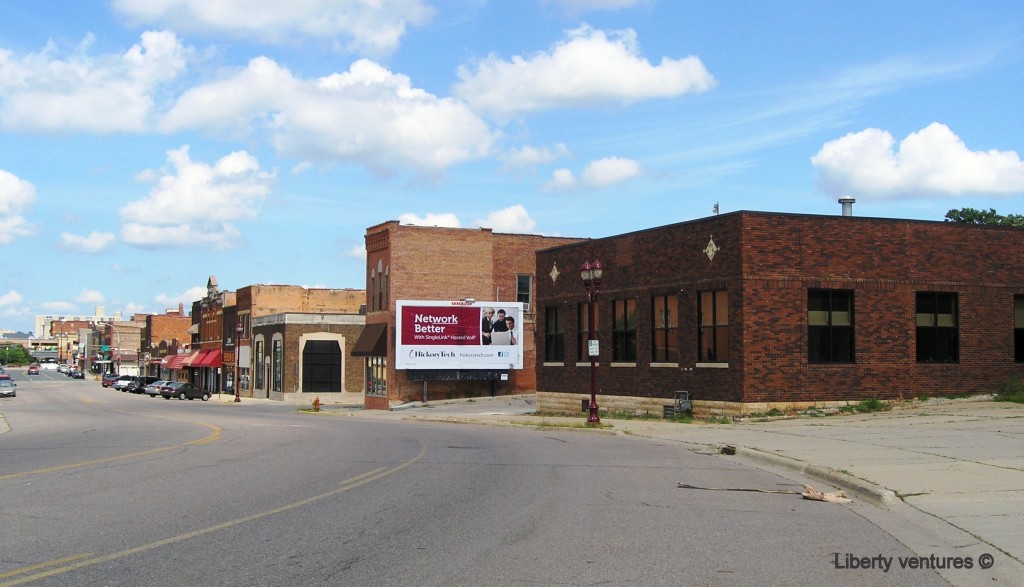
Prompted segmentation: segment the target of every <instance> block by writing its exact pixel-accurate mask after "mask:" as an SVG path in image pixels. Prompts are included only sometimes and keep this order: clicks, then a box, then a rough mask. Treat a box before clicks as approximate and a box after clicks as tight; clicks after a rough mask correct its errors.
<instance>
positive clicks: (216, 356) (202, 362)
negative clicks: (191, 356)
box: [192, 349, 222, 369]
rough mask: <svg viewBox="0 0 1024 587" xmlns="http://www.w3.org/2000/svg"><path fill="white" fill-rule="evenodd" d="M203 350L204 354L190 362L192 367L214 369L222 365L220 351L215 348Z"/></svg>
mask: <svg viewBox="0 0 1024 587" xmlns="http://www.w3.org/2000/svg"><path fill="white" fill-rule="evenodd" d="M204 352H205V353H206V354H204V355H203V356H202V357H200V358H199V360H198V361H196V362H194V363H192V366H193V367H207V368H210V369H216V368H218V367H220V366H221V365H222V363H221V360H220V351H218V350H216V349H215V350H212V351H204Z"/></svg>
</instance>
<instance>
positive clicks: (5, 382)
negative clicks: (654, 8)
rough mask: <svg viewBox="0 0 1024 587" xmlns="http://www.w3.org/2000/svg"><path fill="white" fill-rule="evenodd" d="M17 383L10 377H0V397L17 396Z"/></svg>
mask: <svg viewBox="0 0 1024 587" xmlns="http://www.w3.org/2000/svg"><path fill="white" fill-rule="evenodd" d="M17 387H18V384H17V383H15V382H14V381H12V380H10V379H0V397H17V395H18V393H17V392H16V391H15V388H17Z"/></svg>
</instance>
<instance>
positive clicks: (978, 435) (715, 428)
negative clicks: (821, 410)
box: [326, 395, 1024, 585]
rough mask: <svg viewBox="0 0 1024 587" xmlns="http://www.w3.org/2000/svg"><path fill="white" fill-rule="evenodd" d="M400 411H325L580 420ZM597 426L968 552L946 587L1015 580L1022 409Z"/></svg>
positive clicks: (491, 403)
mask: <svg viewBox="0 0 1024 587" xmlns="http://www.w3.org/2000/svg"><path fill="white" fill-rule="evenodd" d="M401 408H403V409H393V410H392V411H390V412H375V411H362V410H359V409H357V408H354V407H352V406H327V407H326V411H340V412H344V413H346V414H349V415H355V416H363V417H384V418H398V419H410V420H437V421H462V422H480V423H490V424H506V425H511V424H518V425H530V424H540V423H542V422H543V423H544V424H546V425H548V426H551V425H558V424H565V425H574V426H576V425H579V424H582V423H584V422H585V420H586V414H582V413H581V414H580V416H579V417H577V418H563V417H541V416H537V415H535V414H534V413H533V412H534V401H533V396H531V395H526V396H503V397H497V398H476V399H473V400H455V401H438V402H432V403H430V404H427V405H424V404H421V403H419V402H416V403H413V404H408V405H406V406H402V407H401ZM602 425H603V426H602V427H601V429H600V431H601V432H604V433H622V434H630V435H635V436H643V437H649V438H657V439H659V440H663V441H674V442H678V443H680V445H682V446H683V447H685V448H687V449H690V450H694V451H698V452H703V453H708V454H719V452H720V450H719V449H720V448H721V447H724V446H730V447H735V449H736V452H735V455H734V456H726V455H722V458H728V459H735V460H740V461H744V462H746V463H747V464H751V465H753V466H755V467H758V468H762V469H766V470H769V471H772V472H775V473H778V474H780V475H781V476H783V477H786V478H789V479H792V480H794V481H796V482H797V483H799V484H810V485H812V486H813V487H814V488H815V489H817V490H818V491H834V490H835V489H841V490H844V491H846V493H847V495H848V497H850V498H852V499H853V500H854V501H853V503H852V504H850V506H849V507H851V508H853V509H854V510H855V511H856V512H857V513H859V514H860V515H862V516H864V517H865V518H868V519H869V520H871V521H872V522H873V523H875V524H876V525H878V526H879V527H881V528H882V529H884V530H886V531H888V532H890V533H891V534H893V535H894V536H896V537H897V538H898V539H900V540H901V541H902V542H904V543H905V544H907V545H908V546H909V547H910V548H911V549H912V550H914V551H915V552H916V553H917V554H918V555H921V556H924V557H928V556H930V555H935V556H938V557H947V556H948V557H957V556H959V557H971V558H972V562H973V565H974V566H973V568H972V569H969V570H944V571H941V573H942V575H943V576H944V577H945V578H946V579H947V580H949V581H950V582H951V583H952V584H953V585H975V584H978V585H980V584H985V585H1024V564H1022V562H1024V405H1021V404H1013V403H1002V402H993V401H990V400H987V399H978V398H976V399H970V400H930V401H928V402H921V403H915V404H911V405H908V406H905V407H897V408H895V409H893V410H891V411H887V412H875V413H870V414H859V415H837V416H821V417H800V418H791V419H777V420H772V421H759V422H755V421H749V422H741V423H732V424H705V423H692V424H680V423H674V422H666V421H660V420H615V419H611V418H607V417H606V418H603V419H602ZM548 429H550V428H548ZM580 431H581V432H582V433H594V432H597V431H596V430H591V429H586V428H581V430H580ZM681 491H683V490H681ZM824 507H833V506H831V505H828V506H824ZM986 553H987V554H991V555H992V557H993V565H992V567H991V568H990V569H987V570H985V569H982V568H981V566H982V565H980V564H979V559H981V562H982V563H984V562H986V561H985V559H984V558H982V555H983V554H986ZM857 554H864V555H865V556H872V555H875V554H879V553H857ZM881 554H885V553H881Z"/></svg>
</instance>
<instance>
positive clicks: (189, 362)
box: [182, 351, 205, 367]
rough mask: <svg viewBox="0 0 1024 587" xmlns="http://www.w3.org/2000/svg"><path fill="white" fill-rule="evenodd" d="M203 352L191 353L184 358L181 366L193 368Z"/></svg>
mask: <svg viewBox="0 0 1024 587" xmlns="http://www.w3.org/2000/svg"><path fill="white" fill-rule="evenodd" d="M204 352H205V351H192V352H191V353H190V354H189V355H188V356H187V357H185V361H184V362H182V365H183V366H185V367H195V364H194V363H195V362H196V361H198V360H199V357H201V356H202V355H203V353H204Z"/></svg>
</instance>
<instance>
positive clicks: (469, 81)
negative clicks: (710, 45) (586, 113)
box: [455, 25, 715, 119]
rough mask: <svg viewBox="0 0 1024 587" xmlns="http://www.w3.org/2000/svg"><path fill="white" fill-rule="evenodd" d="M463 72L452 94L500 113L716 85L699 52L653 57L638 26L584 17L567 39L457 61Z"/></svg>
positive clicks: (652, 95) (668, 94)
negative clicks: (467, 62) (616, 26)
mask: <svg viewBox="0 0 1024 587" xmlns="http://www.w3.org/2000/svg"><path fill="white" fill-rule="evenodd" d="M459 78H460V80H461V81H460V82H459V83H458V84H456V86H455V94H456V95H458V96H461V97H462V98H463V99H465V100H466V102H468V103H469V104H470V105H471V106H472V107H473V108H474V109H476V110H477V111H480V112H488V113H491V114H493V115H494V116H496V117H498V118H499V119H502V118H508V117H510V116H512V115H515V114H517V113H521V112H527V111H533V110H541V109H548V108H560V107H567V106H591V105H598V104H606V103H617V104H629V103H631V102H636V101H639V100H644V99H650V98H670V97H675V96H679V95H681V94H685V93H687V92H703V91H705V90H708V89H710V88H711V87H713V86H714V85H715V79H714V77H712V75H711V74H710V73H709V72H708V71H707V69H705V67H704V64H703V63H701V61H700V59H698V58H697V57H685V58H682V59H671V58H668V57H663V58H662V60H661V63H660V64H658V65H652V64H651V63H650V62H649V61H647V60H646V59H645V58H644V57H643V56H641V55H640V49H639V46H638V43H637V40H636V33H635V32H634V31H633V30H631V29H627V30H623V31H613V32H610V33H606V32H605V31H600V30H594V29H592V28H590V27H589V26H586V25H584V26H582V27H580V28H578V29H575V30H572V31H569V32H568V39H567V40H566V41H563V42H561V43H559V44H557V45H556V46H555V47H554V48H552V49H551V50H550V51H549V52H547V53H541V54H538V55H533V56H530V57H525V58H524V57H521V56H516V57H513V58H512V59H511V60H509V61H506V60H503V59H501V58H499V57H497V56H495V55H491V56H489V57H487V58H486V59H482V60H480V61H479V62H477V63H476V64H475V65H474V67H472V68H470V67H467V66H462V67H460V68H459Z"/></svg>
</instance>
